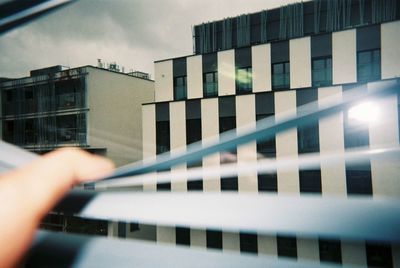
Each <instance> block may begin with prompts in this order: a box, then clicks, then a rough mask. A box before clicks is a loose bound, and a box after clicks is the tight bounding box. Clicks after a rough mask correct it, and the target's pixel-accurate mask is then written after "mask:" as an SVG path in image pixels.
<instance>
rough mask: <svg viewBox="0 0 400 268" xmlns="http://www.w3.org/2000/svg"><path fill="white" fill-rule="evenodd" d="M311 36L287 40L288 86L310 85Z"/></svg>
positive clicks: (300, 86)
mask: <svg viewBox="0 0 400 268" xmlns="http://www.w3.org/2000/svg"><path fill="white" fill-rule="evenodd" d="M310 40H311V38H310V37H303V38H297V39H292V40H290V41H289V57H290V88H302V87H310V86H311V41H310Z"/></svg>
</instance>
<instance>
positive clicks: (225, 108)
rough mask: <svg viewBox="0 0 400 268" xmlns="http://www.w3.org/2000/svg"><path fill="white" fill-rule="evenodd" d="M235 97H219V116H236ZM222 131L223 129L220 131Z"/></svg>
mask: <svg viewBox="0 0 400 268" xmlns="http://www.w3.org/2000/svg"><path fill="white" fill-rule="evenodd" d="M235 105H236V104H235V97H234V96H229V97H220V98H218V113H219V117H220V118H221V117H235V116H236V106H235ZM220 133H221V131H220Z"/></svg>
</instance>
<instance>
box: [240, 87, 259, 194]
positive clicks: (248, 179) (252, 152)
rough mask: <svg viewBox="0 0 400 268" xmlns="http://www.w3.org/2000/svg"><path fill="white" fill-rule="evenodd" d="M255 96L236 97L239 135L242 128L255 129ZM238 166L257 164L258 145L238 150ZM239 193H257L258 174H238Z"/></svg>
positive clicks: (252, 143) (254, 143)
mask: <svg viewBox="0 0 400 268" xmlns="http://www.w3.org/2000/svg"><path fill="white" fill-rule="evenodd" d="M255 105H256V104H255V96H254V95H243V96H236V127H237V133H238V134H239V133H240V132H241V130H240V128H241V127H246V126H251V127H253V128H255V126H256V118H255V111H256V107H255ZM237 158H238V164H245V163H249V164H254V163H256V162H257V144H256V142H251V143H248V144H245V145H242V146H239V147H238V148H237ZM238 185H239V191H255V192H256V191H257V190H258V184H257V172H256V171H254V172H253V173H252V174H240V173H239V174H238Z"/></svg>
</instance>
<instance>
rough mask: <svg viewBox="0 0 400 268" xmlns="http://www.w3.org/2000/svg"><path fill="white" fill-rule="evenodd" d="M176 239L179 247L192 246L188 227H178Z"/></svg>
mask: <svg viewBox="0 0 400 268" xmlns="http://www.w3.org/2000/svg"><path fill="white" fill-rule="evenodd" d="M175 239H176V244H177V245H187V246H190V229H189V228H186V227H176V229H175Z"/></svg>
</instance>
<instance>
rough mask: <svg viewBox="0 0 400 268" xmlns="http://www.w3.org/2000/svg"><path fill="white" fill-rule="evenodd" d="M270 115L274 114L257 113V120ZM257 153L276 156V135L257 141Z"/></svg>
mask: <svg viewBox="0 0 400 268" xmlns="http://www.w3.org/2000/svg"><path fill="white" fill-rule="evenodd" d="M269 116H273V114H269V115H266V114H263V115H256V120H257V121H259V120H262V119H264V118H267V117H269ZM257 153H259V154H261V155H263V156H264V157H271V158H275V156H276V140H275V136H274V137H273V138H268V139H264V140H261V141H257Z"/></svg>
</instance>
